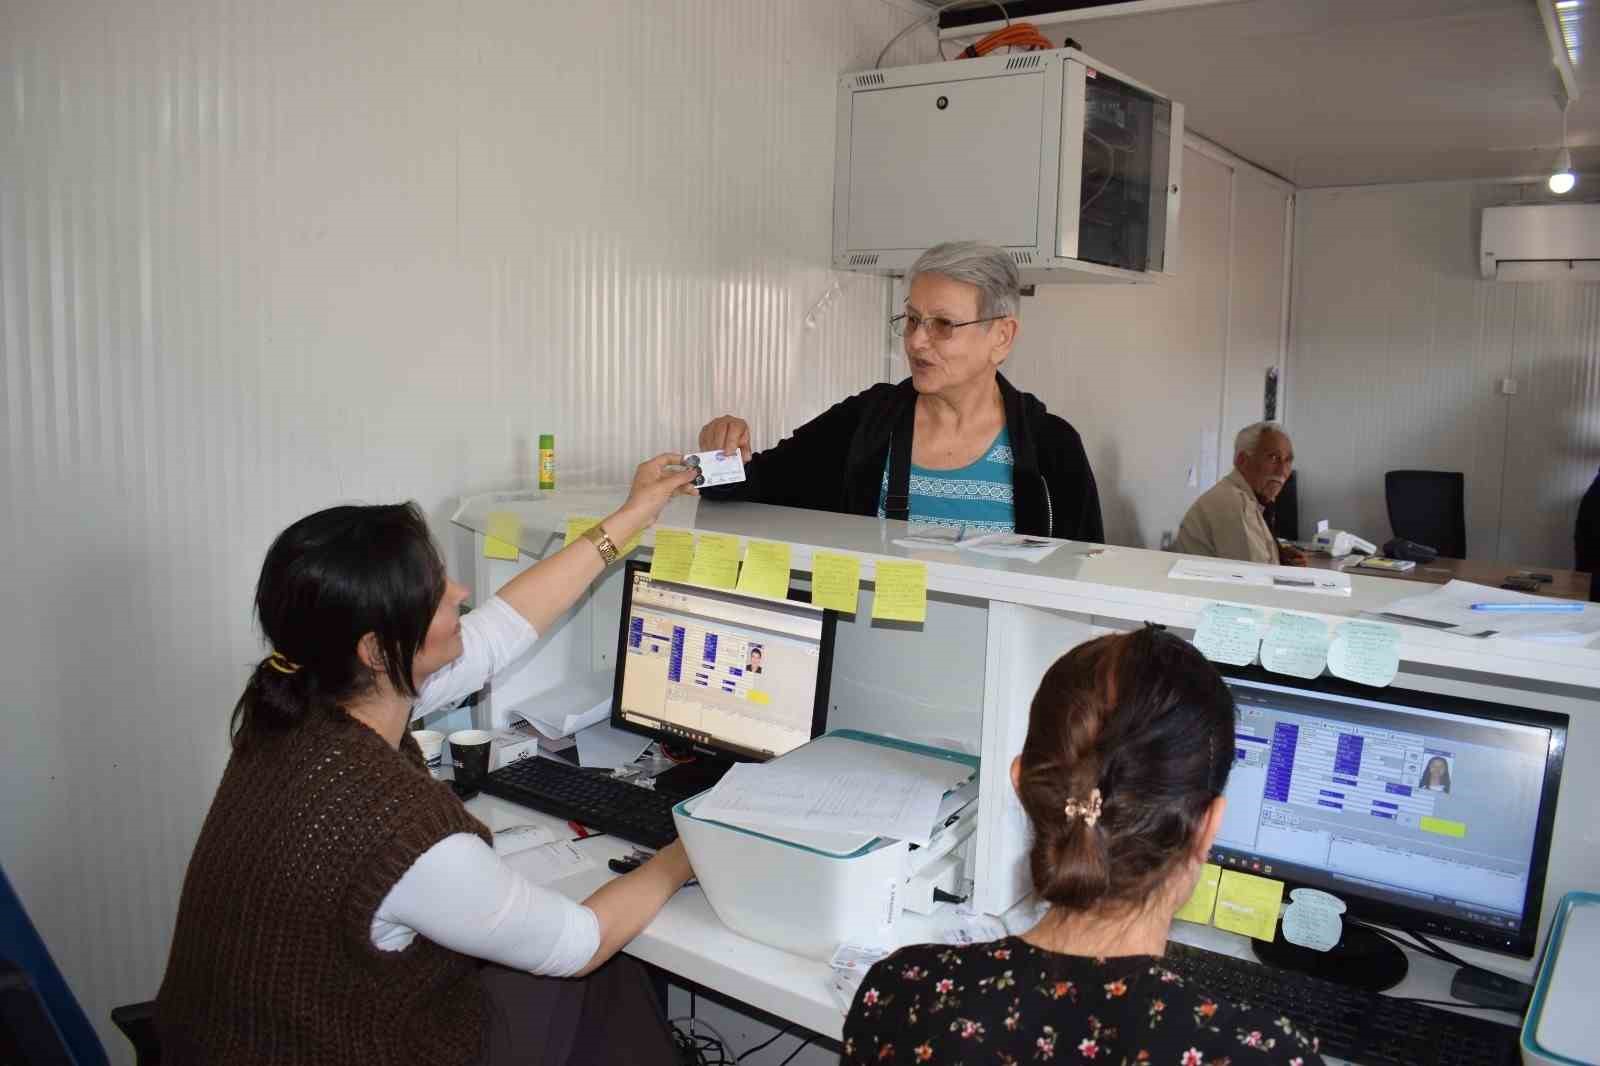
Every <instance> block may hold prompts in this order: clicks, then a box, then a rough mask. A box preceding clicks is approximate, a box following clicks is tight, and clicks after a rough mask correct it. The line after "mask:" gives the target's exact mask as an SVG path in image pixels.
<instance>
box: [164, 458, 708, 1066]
mask: <svg viewBox="0 0 1600 1066" xmlns="http://www.w3.org/2000/svg"><path fill="white" fill-rule="evenodd" d="M680 463H681V457H680V456H676V455H660V456H657V457H656V458H654V459H652V460H650V461H649V462H646V463H644V464H642V465H641V466H640V467H639V468H638V470H637V471H636V473H635V475H634V480H633V485H632V488H631V491H630V492H629V495H628V499H627V502H626V503H624V504H623V506H622V507H621V508H619V509H618V510H617V511H616V512H615V513H613V514H612V515H610V516H608V517H607V518H606V519H604V521H602V522H601V523H600V525H599V526H597V527H595V529H593V530H591V531H589V533H587V534H585V535H584V537H583V539H582V540H580V541H576V542H574V543H573V544H572V545H570V546H569V547H567V548H565V549H564V550H562V551H561V552H558V553H557V554H556V555H554V556H551V557H550V558H548V559H545V560H544V561H542V562H540V563H538V564H537V565H535V566H532V567H530V568H528V569H527V570H525V571H523V572H522V573H521V574H519V575H517V577H515V578H513V579H512V580H511V581H509V582H508V583H507V584H506V585H505V586H503V587H502V588H501V589H500V591H499V592H498V593H497V594H496V595H495V596H493V597H491V598H490V600H489V601H488V602H487V603H485V604H482V605H480V606H479V607H478V608H477V609H476V610H474V611H473V612H471V613H470V614H469V615H466V616H465V617H462V615H461V613H460V606H461V604H462V602H463V601H464V600H465V599H466V594H467V591H466V589H464V588H462V587H461V586H460V585H457V584H455V583H453V582H451V581H450V580H449V579H448V578H447V577H446V576H445V571H444V564H443V562H442V560H441V559H440V556H439V552H438V549H437V548H436V547H435V546H434V544H433V540H432V538H431V537H430V536H429V533H428V527H427V523H426V521H425V520H424V519H423V516H422V513H421V512H420V511H419V510H418V508H417V506H416V505H415V504H397V505H393V506H380V507H333V508H329V509H328V510H325V511H319V512H317V513H316V514H313V515H309V516H307V517H306V518H303V519H301V520H300V521H298V522H296V523H294V524H293V525H291V526H290V527H289V528H288V529H286V530H284V531H283V533H281V534H280V535H279V536H278V538H277V539H276V540H275V541H274V542H273V544H272V547H271V548H270V549H268V551H267V558H266V561H265V563H264V564H263V565H262V568H261V577H260V580H259V581H258V582H257V584H256V599H255V605H256V613H257V615H258V617H259V619H260V622H261V629H262V632H263V634H264V635H265V637H266V640H267V643H268V645H269V648H268V652H267V654H266V655H265V657H263V658H262V659H261V661H260V662H259V663H258V664H257V665H256V666H255V668H254V670H253V671H252V672H251V675H250V678H249V680H248V681H247V682H246V685H245V690H244V694H243V695H242V696H240V697H239V702H238V704H237V705H236V706H235V707H234V710H233V756H232V758H231V759H230V760H229V762H228V767H227V769H226V771H225V772H224V773H223V777H222V783H221V784H220V785H219V786H218V788H217V795H216V798H215V799H214V800H213V801H212V805H211V810H210V812H209V813H208V814H207V816H206V821H205V824H204V826H203V827H202V828H201V831H200V839H199V841H198V842H197V843H196V845H195V850H194V855H193V857H192V858H191V859H190V862H189V869H188V873H187V875H186V876H185V878H184V885H183V897H182V899H181V901H180V902H179V907H178V920H177V928H176V930H175V931H174V934H173V941H172V952H171V955H170V957H169V959H168V962H167V972H166V977H165V979H164V980H163V981H162V985H161V991H160V993H159V995H158V996H157V999H156V1025H157V1029H158V1032H159V1034H160V1037H161V1044H162V1047H161V1053H162V1060H163V1061H164V1062H166V1063H169V1064H177V1066H185V1064H200V1063H251V1064H285V1066H287V1064H298V1063H307V1064H309V1063H330V1062H341V1063H356V1062H359V1063H367V1064H378V1066H384V1064H396V1066H402V1064H412V1063H415V1064H419V1066H420V1064H424V1063H427V1064H445V1066H477V1064H484V1066H497V1064H499V1063H502V1062H518V1063H528V1064H536V1066H537V1064H553V1066H561V1064H565V1063H569V1062H570V1063H578V1062H582V1063H618V1064H620V1063H630V1064H631V1063H646V1064H648V1063H667V1062H672V1061H674V1052H673V1049H672V1043H671V1039H670V1037H669V1035H668V1032H667V1028H666V1025H665V1022H664V1019H663V1018H662V1016H661V1013H660V1008H659V1005H658V1004H657V1003H656V1002H655V1000H654V997H653V993H652V992H651V990H650V987H649V983H648V981H647V979H646V977H645V975H644V971H643V969H642V968H641V967H640V966H639V965H638V964H637V963H634V962H632V960H629V959H626V958H622V959H613V958H612V956H613V955H615V954H616V952H617V950H618V949H619V948H621V947H622V946H623V945H624V944H626V943H627V942H628V941H629V940H631V939H632V938H633V936H634V935H635V934H637V933H638V932H639V931H640V930H641V929H643V928H644V926H645V925H646V924H647V923H648V922H649V921H650V919H651V918H653V917H654V916H655V914H656V912H657V911H658V910H660V909H661V906H662V905H663V904H664V903H665V902H666V901H667V900H668V899H669V898H671V896H672V894H673V893H674V892H676V891H677V889H678V888H679V887H680V886H681V885H682V884H683V883H684V882H685V881H686V880H688V879H689V877H690V876H692V871H691V870H690V868H689V860H688V858H687V857H686V856H685V854H684V851H683V847H682V845H680V844H676V843H674V844H672V845H671V846H669V847H666V848H663V849H661V851H660V852H659V853H658V854H657V855H656V856H655V858H653V859H651V860H650V861H649V862H647V863H645V864H644V865H643V866H641V867H640V868H639V869H637V870H635V871H634V872H633V873H630V874H627V875H626V876H623V877H619V878H616V879H615V880H613V881H611V882H609V883H608V884H607V885H605V887H603V888H601V889H600V890H599V891H597V892H595V893H594V894H593V895H592V896H590V897H589V898H588V899H587V900H585V901H584V902H583V903H582V904H577V903H574V902H572V901H571V900H568V899H567V898H566V897H564V896H561V895H559V894H557V893H555V892H552V891H550V890H548V889H546V888H543V887H541V886H539V885H535V884H532V883H531V882H529V881H527V880H526V879H524V878H523V877H522V876H521V875H520V874H518V873H517V872H516V871H514V870H512V869H511V868H510V867H509V866H506V865H505V864H504V863H503V862H502V861H501V860H500V859H499V858H498V856H496V855H495V853H494V850H493V848H492V846H491V845H492V837H491V836H490V834H489V832H488V830H487V829H486V828H485V827H484V826H483V825H482V823H480V822H479V821H478V820H477V819H476V818H474V817H472V815H470V814H469V813H467V810H466V808H464V807H463V806H462V805H461V802H460V801H459V800H458V799H456V797H455V794H454V793H453V792H451V791H450V789H449V788H448V787H447V786H446V785H445V784H444V783H442V782H439V781H435V780H434V779H433V778H432V777H430V776H429V774H428V771H427V768H426V766H425V764H424V763H423V760H422V752H421V750H420V749H419V748H418V747H417V743H416V741H415V740H413V739H412V737H411V735H410V733H409V732H408V729H407V726H408V723H409V722H410V721H411V720H412V719H413V718H414V717H417V716H419V715H421V714H425V713H427V712H428V711H429V710H432V709H435V708H439V707H444V706H449V705H451V704H454V703H456V702H458V701H460V700H461V699H462V698H463V697H464V696H467V695H469V694H470V693H473V692H476V691H477V690H478V689H480V688H481V687H483V684H484V682H486V681H487V680H488V679H489V678H490V677H492V676H493V675H494V674H495V673H496V672H497V671H499V670H500V669H502V668H504V667H505V666H506V665H507V664H509V663H511V662H512V661H513V660H515V659H517V658H518V657H519V656H521V655H522V654H523V653H525V652H526V651H527V650H528V649H529V648H530V647H531V646H532V645H533V643H534V641H535V640H536V639H537V637H538V634H539V633H541V632H544V631H547V630H548V629H549V628H550V626H551V625H552V624H553V623H554V622H555V620H556V619H557V618H558V617H559V616H560V615H561V614H562V613H563V612H565V611H566V610H567V609H568V608H570V607H571V606H572V605H573V603H575V602H576V601H577V599H578V597H579V596H581V595H582V594H583V592H584V590H585V589H587V588H588V586H589V584H590V582H592V581H593V580H594V579H595V577H597V576H598V575H599V574H600V572H601V571H602V570H603V569H604V568H605V564H606V563H608V562H610V561H612V560H613V559H615V557H616V555H617V549H616V545H619V544H623V543H625V542H627V541H628V540H629V539H630V538H631V537H632V536H633V535H634V534H635V533H638V532H640V531H641V530H643V529H644V528H645V527H646V526H648V525H650V523H652V522H653V521H655V517H656V515H657V514H659V513H660V511H661V508H662V507H663V506H664V505H665V504H666V502H667V500H668V498H670V497H671V496H672V495H673V494H674V493H677V492H691V493H692V492H693V491H694V490H693V489H692V488H690V487H689V484H690V482H691V481H692V479H693V478H694V476H695V471H694V470H692V469H687V470H681V471H678V472H669V470H668V467H669V466H672V465H679V464H680ZM608 960H610V961H608ZM568 977H581V978H583V979H582V980H557V978H568Z"/></svg>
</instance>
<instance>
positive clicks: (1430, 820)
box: [1422, 814, 1467, 837]
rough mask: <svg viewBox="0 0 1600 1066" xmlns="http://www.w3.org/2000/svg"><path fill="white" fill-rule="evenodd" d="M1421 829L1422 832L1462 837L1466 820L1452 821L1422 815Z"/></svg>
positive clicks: (1465, 832) (1464, 833) (1465, 830)
mask: <svg viewBox="0 0 1600 1066" xmlns="http://www.w3.org/2000/svg"><path fill="white" fill-rule="evenodd" d="M1422 831H1423V832H1424V833H1438V834H1440V835H1441V836H1447V837H1464V836H1466V835H1467V823H1466V822H1452V821H1451V820H1450V819H1448V818H1434V817H1432V816H1431V815H1426V814H1424V815H1423V816H1422Z"/></svg>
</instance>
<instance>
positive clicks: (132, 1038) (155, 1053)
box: [111, 999, 161, 1066]
mask: <svg viewBox="0 0 1600 1066" xmlns="http://www.w3.org/2000/svg"><path fill="white" fill-rule="evenodd" d="M111 1020H112V1021H113V1022H114V1023H116V1026H117V1028H118V1029H121V1030H122V1035H123V1036H125V1037H127V1038H128V1043H130V1044H132V1045H133V1054H134V1058H135V1060H136V1061H137V1063H138V1066H161V1041H160V1040H159V1039H158V1038H157V1037H156V1001H155V1000H153V999H152V1000H147V1001H145V1002H144V1003H128V1004H125V1005H123V1006H121V1007H113V1008H111Z"/></svg>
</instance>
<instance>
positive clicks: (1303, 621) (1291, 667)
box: [1261, 611, 1328, 678]
mask: <svg viewBox="0 0 1600 1066" xmlns="http://www.w3.org/2000/svg"><path fill="white" fill-rule="evenodd" d="M1261 665H1262V666H1264V667H1266V668H1267V669H1268V670H1271V671H1272V672H1273V673H1275V674H1288V675H1289V676H1290V677H1307V678H1310V677H1317V676H1318V675H1320V674H1321V673H1322V668H1323V667H1324V666H1327V665H1328V626H1327V623H1325V622H1324V621H1323V620H1322V619H1320V618H1312V617H1311V616H1310V615H1307V614H1290V613H1289V612H1288V611H1279V612H1278V613H1277V614H1276V615H1274V616H1273V619H1272V625H1271V626H1269V627H1268V628H1267V635H1266V637H1265V638H1264V639H1263V640H1262V641H1261Z"/></svg>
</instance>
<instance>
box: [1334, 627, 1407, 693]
mask: <svg viewBox="0 0 1600 1066" xmlns="http://www.w3.org/2000/svg"><path fill="white" fill-rule="evenodd" d="M1328 669H1329V670H1330V671H1331V672H1332V673H1333V676H1334V677H1342V678H1344V679H1345V680H1346V681H1355V682H1359V683H1360V684H1363V685H1377V686H1380V687H1381V686H1383V685H1387V684H1389V683H1390V682H1391V681H1393V680H1394V675H1395V672H1396V671H1398V670H1399V669H1400V629H1399V627H1398V626H1391V625H1385V624H1384V623H1382V622H1345V623H1343V624H1342V625H1340V626H1339V628H1338V629H1335V630H1334V631H1333V643H1332V644H1330V645H1329V646H1328Z"/></svg>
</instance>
